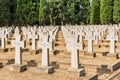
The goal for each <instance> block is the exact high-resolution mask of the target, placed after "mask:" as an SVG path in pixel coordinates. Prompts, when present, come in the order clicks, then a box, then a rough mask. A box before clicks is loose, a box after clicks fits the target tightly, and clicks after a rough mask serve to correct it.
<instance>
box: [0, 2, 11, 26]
mask: <svg viewBox="0 0 120 80" xmlns="http://www.w3.org/2000/svg"><path fill="white" fill-rule="evenodd" d="M9 7H10V1H9V0H0V25H9V19H10V10H9Z"/></svg>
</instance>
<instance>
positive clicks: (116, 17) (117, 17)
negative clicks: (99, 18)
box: [113, 0, 120, 23]
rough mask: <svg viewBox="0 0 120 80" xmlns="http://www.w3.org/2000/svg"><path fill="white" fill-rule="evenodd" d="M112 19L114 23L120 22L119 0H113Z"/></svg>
mask: <svg viewBox="0 0 120 80" xmlns="http://www.w3.org/2000/svg"><path fill="white" fill-rule="evenodd" d="M113 21H114V22H115V23H119V22H120V0H114V12H113Z"/></svg>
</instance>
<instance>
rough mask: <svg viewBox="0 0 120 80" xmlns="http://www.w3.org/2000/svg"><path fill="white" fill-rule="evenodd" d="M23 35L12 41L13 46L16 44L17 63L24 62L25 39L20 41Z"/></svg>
mask: <svg viewBox="0 0 120 80" xmlns="http://www.w3.org/2000/svg"><path fill="white" fill-rule="evenodd" d="M20 39H21V35H18V36H17V37H16V40H13V41H12V46H15V64H18V65H20V64H22V48H24V46H25V42H24V41H20Z"/></svg>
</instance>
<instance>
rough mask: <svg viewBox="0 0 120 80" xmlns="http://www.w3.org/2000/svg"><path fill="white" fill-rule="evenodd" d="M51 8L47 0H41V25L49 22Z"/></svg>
mask: <svg viewBox="0 0 120 80" xmlns="http://www.w3.org/2000/svg"><path fill="white" fill-rule="evenodd" d="M48 16H49V8H48V4H47V1H46V0H40V7H39V22H40V24H41V25H45V24H47V22H48Z"/></svg>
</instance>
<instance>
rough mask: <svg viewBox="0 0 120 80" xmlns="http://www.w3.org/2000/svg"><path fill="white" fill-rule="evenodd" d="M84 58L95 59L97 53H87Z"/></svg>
mask: <svg viewBox="0 0 120 80" xmlns="http://www.w3.org/2000/svg"><path fill="white" fill-rule="evenodd" d="M84 56H85V58H94V57H96V53H94V52H92V53H90V52H85V53H84Z"/></svg>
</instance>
